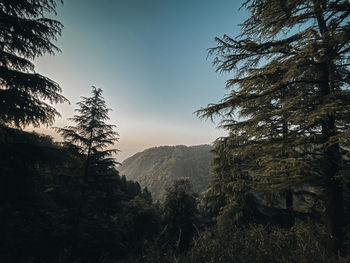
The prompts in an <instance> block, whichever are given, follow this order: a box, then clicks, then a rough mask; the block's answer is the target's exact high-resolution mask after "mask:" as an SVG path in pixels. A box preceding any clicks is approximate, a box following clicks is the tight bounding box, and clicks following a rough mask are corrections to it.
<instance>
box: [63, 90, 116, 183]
mask: <svg viewBox="0 0 350 263" xmlns="http://www.w3.org/2000/svg"><path fill="white" fill-rule="evenodd" d="M78 106H79V108H78V109H76V112H77V113H78V114H76V115H74V117H73V118H71V119H70V120H71V121H73V122H74V123H76V126H67V127H65V128H57V131H58V132H59V133H60V134H61V135H62V136H63V138H64V139H65V140H66V141H67V142H69V143H71V144H73V145H75V146H76V147H77V148H78V149H79V151H80V153H82V154H85V155H86V165H85V174H84V177H85V180H88V174H91V175H94V176H98V175H99V174H106V173H108V171H110V169H112V168H113V167H114V165H115V164H116V163H117V162H116V161H115V160H114V158H112V157H111V156H112V154H113V153H115V152H116V151H117V150H115V149H108V150H106V149H105V148H106V147H107V146H111V145H113V144H114V142H115V141H118V138H117V136H118V133H117V132H116V131H114V127H115V125H111V124H107V123H106V121H107V120H109V116H108V112H109V111H110V109H109V108H107V106H106V102H105V101H104V99H103V97H102V90H101V89H98V88H96V87H92V96H91V97H82V100H81V101H80V102H78Z"/></svg>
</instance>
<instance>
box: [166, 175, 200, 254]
mask: <svg viewBox="0 0 350 263" xmlns="http://www.w3.org/2000/svg"><path fill="white" fill-rule="evenodd" d="M197 216H198V211H197V204H196V198H195V197H194V195H193V193H192V186H191V184H190V182H189V180H188V179H185V178H184V179H179V180H177V181H175V182H174V184H173V186H172V187H171V188H169V189H168V190H167V195H166V198H165V202H164V204H163V217H164V221H165V224H166V236H167V240H168V242H169V244H170V245H172V246H173V247H174V248H175V250H178V251H183V250H185V249H187V248H188V247H189V245H190V243H191V241H192V238H193V236H194V235H195V234H196V232H197V231H198V227H199V226H198V222H197V221H198V220H197Z"/></svg>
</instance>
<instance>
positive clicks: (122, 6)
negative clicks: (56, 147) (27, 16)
mask: <svg viewBox="0 0 350 263" xmlns="http://www.w3.org/2000/svg"><path fill="white" fill-rule="evenodd" d="M240 5H241V3H240V2H239V1H233V0H231V1H229V0H220V1H209V0H208V1H199V0H177V1H175V0H123V1H122V0H114V1H107V0H100V1H95V0H66V1H65V3H64V5H63V6H59V7H58V8H57V11H58V17H57V19H58V20H60V21H61V22H62V23H63V24H64V29H63V34H62V37H60V38H59V39H58V41H57V45H58V46H59V47H60V49H61V50H62V52H61V53H58V54H56V55H55V56H44V57H42V58H39V59H37V60H36V61H35V64H36V71H37V72H39V73H41V74H43V75H46V76H48V77H50V78H52V79H53V80H55V81H56V82H58V83H59V84H60V85H61V87H62V89H63V95H64V96H66V97H67V98H68V99H69V100H70V101H71V104H70V105H68V104H65V105H58V106H57V108H58V109H59V111H60V113H61V114H62V117H61V118H58V119H57V121H56V123H55V126H64V125H67V124H68V122H67V118H69V117H72V116H73V114H74V108H75V107H76V105H75V103H76V102H77V101H79V100H80V96H89V94H90V90H91V86H92V85H94V86H96V87H100V88H102V89H103V91H104V97H105V99H106V102H107V105H108V107H110V108H112V109H113V111H112V112H111V113H110V116H111V123H113V124H116V125H117V130H118V132H119V134H120V142H119V143H118V144H117V145H116V148H118V149H120V150H121V153H120V154H119V155H118V157H117V160H118V161H122V160H123V159H125V158H126V157H128V156H130V155H132V154H134V153H136V152H138V151H141V150H143V149H145V148H148V147H152V146H159V145H176V144H185V145H195V144H204V143H212V142H213V141H214V140H215V139H216V138H217V137H219V136H222V135H224V134H225V132H224V131H221V130H218V129H216V128H215V127H216V125H217V123H216V124H213V123H211V122H210V121H203V120H200V119H198V118H197V117H196V116H195V115H194V114H193V112H194V111H196V110H198V109H199V108H201V107H204V106H206V105H207V104H208V103H213V102H217V101H219V100H220V99H221V98H222V97H223V96H224V94H225V93H227V92H228V91H226V90H225V89H224V85H225V80H227V79H228V78H229V77H230V75H220V74H218V73H216V72H215V68H214V67H213V66H212V64H211V62H212V58H208V59H207V49H208V48H210V47H214V46H215V42H214V38H215V36H222V35H223V34H225V33H226V34H229V35H231V36H234V35H237V34H238V33H239V27H238V26H237V25H238V24H239V23H242V22H243V19H244V15H245V13H244V12H243V11H238V8H239V7H240ZM44 132H48V131H47V130H45V131H44Z"/></svg>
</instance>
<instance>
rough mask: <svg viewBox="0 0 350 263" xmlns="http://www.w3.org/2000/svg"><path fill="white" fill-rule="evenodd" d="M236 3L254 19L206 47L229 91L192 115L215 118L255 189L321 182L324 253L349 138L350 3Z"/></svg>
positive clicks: (335, 239) (337, 216)
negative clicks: (230, 75)
mask: <svg viewBox="0 0 350 263" xmlns="http://www.w3.org/2000/svg"><path fill="white" fill-rule="evenodd" d="M243 7H244V8H246V9H247V10H248V11H249V12H250V14H251V16H250V17H249V18H248V19H247V20H246V21H245V22H244V23H243V24H242V33H241V34H240V35H239V36H238V37H235V38H234V37H230V36H227V35H224V36H223V37H222V38H216V41H217V43H218V44H217V47H215V48H212V49H210V50H209V54H211V55H215V59H214V64H215V65H216V66H217V71H219V72H232V71H235V72H236V76H235V77H234V78H233V79H229V80H228V81H227V85H226V86H227V88H228V89H230V90H231V92H230V94H229V95H227V96H226V97H225V98H224V99H223V100H222V102H220V103H217V104H210V105H208V106H207V107H206V108H204V109H202V110H200V111H198V114H199V115H200V116H202V117H211V118H213V117H214V116H215V115H219V116H221V117H222V126H223V127H225V128H226V129H228V130H229V131H230V135H229V137H232V140H231V141H233V142H234V146H231V147H232V149H233V150H234V151H232V156H233V157H232V158H233V162H235V160H239V162H237V167H238V168H237V169H235V170H236V171H235V172H236V173H246V172H249V173H250V174H251V175H253V178H254V181H255V184H256V185H257V186H258V187H257V189H260V190H269V191H277V192H286V191H287V193H288V191H292V189H295V188H298V187H305V186H308V187H309V186H313V187H320V189H321V190H322V192H323V198H324V200H325V207H326V212H325V221H326V225H327V229H328V233H329V244H328V246H329V250H330V251H333V252H337V251H338V250H339V249H340V248H341V245H342V240H343V233H342V227H343V209H344V208H343V196H342V179H341V177H342V176H344V173H343V168H344V166H345V164H346V161H345V160H344V158H342V155H343V152H344V151H346V148H345V146H346V145H349V141H350V140H349V138H350V90H349V84H350V79H349V74H350V71H349V63H348V62H349V58H350V57H349V51H350V44H349V40H350V19H349V13H350V3H349V2H348V1H331V0H328V1H321V0H308V1H301V0H291V1H282V0H272V1H265V0H247V1H246V2H245V3H244V4H243ZM231 145H232V144H231ZM235 177H238V176H237V175H236V176H235ZM288 199H289V202H290V192H289V197H288V195H287V198H286V200H288ZM289 205H291V204H290V203H289Z"/></svg>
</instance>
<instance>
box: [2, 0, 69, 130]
mask: <svg viewBox="0 0 350 263" xmlns="http://www.w3.org/2000/svg"><path fill="white" fill-rule="evenodd" d="M56 5H57V3H56V1H55V0H37V1H29V0H23V1H17V0H16V1H13V0H1V1H0V23H1V28H0V84H1V85H0V121H1V122H2V123H6V124H11V125H15V126H18V127H20V126H26V125H29V124H32V125H34V126H39V125H40V124H52V123H53V121H54V118H55V117H56V116H57V115H59V113H58V111H57V110H56V109H55V108H54V107H52V106H51V105H50V104H49V103H58V102H65V101H66V99H65V98H64V97H63V96H62V95H60V93H61V88H60V86H59V85H58V84H57V83H56V82H54V81H53V80H51V79H49V78H47V77H45V76H43V75H40V74H38V73H36V72H35V71H34V64H33V63H32V60H33V59H35V58H36V57H39V56H42V55H44V54H45V53H49V54H54V53H55V52H57V51H59V49H58V47H57V46H55V44H54V41H55V40H56V38H57V35H60V34H61V30H62V24H61V23H60V22H59V21H57V20H54V19H50V18H48V16H50V15H51V14H56V11H55V8H56Z"/></svg>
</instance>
